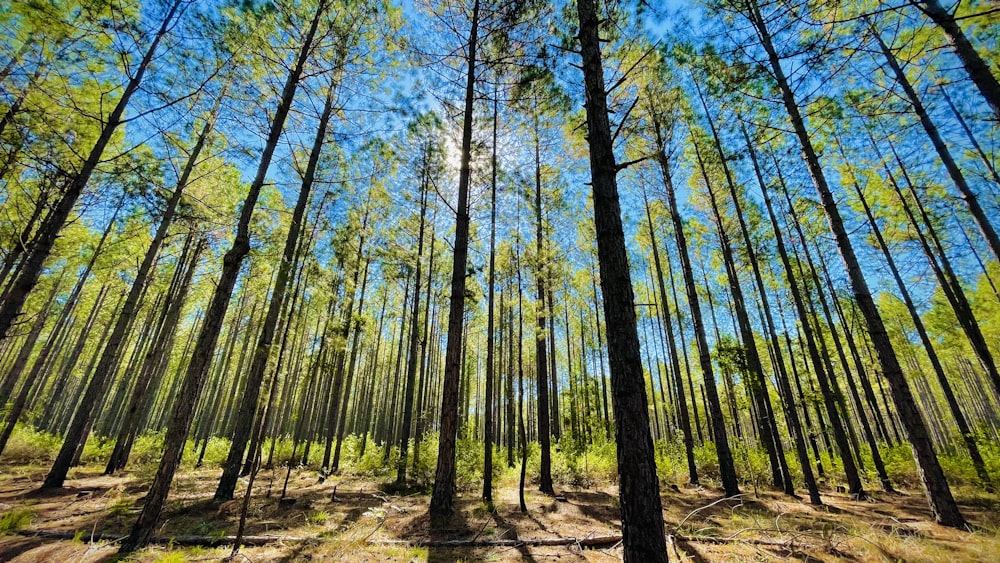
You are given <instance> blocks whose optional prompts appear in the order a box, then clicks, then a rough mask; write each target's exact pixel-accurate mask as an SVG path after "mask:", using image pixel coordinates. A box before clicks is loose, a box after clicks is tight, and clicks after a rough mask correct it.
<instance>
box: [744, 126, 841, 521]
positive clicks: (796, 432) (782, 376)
mask: <svg viewBox="0 0 1000 563" xmlns="http://www.w3.org/2000/svg"><path fill="white" fill-rule="evenodd" d="M740 131H741V133H743V140H744V141H745V142H746V145H747V152H749V153H750V161H751V163H752V164H753V170H754V174H755V176H756V178H757V185H758V186H760V188H761V191H762V192H763V191H765V190H766V187H765V183H764V177H763V175H762V174H761V171H760V163H759V162H758V160H757V151H756V150H755V149H754V145H753V143H752V142H751V141H750V135H749V133H747V130H746V126H745V125H743V124H742V122H741V124H740ZM729 187H730V190H731V192H730V195H731V196H732V198H733V203H734V204H735V205H736V216H737V218H738V219H739V223H740V232H741V233H742V234H743V243H744V244H745V245H746V247H747V260H748V261H749V262H750V264H751V266H752V267H753V273H754V280H755V281H756V282H757V292H758V293H759V294H760V300H761V305H762V307H763V309H764V317H765V319H766V321H767V329H768V336H769V338H770V341H771V348H772V351H773V354H774V359H775V362H774V364H775V371H776V372H777V374H776V375H777V379H778V386H779V389H780V390H781V397H782V399H783V402H784V405H785V419H786V422H787V425H788V427H789V430H790V431H791V434H792V438H793V440H794V441H795V452H796V454H797V455H798V458H799V466H800V468H801V469H802V476H803V480H804V481H805V485H806V488H807V489H808V490H809V501H810V502H811V503H812V504H815V505H820V504H823V501H822V499H820V496H819V487H817V486H816V478H815V477H814V476H813V472H812V466H811V464H810V463H809V452H808V451H807V450H806V441H805V437H804V436H803V434H802V425H801V423H800V422H799V414H798V411H796V409H795V396H794V395H793V394H792V388H791V385H790V384H789V382H788V373H787V372H786V371H785V360H784V357H783V356H782V354H781V343H780V342H779V341H778V334H777V332H776V331H775V327H774V318H773V317H772V315H771V306H770V303H769V301H768V297H767V288H766V287H765V285H764V279H763V277H762V276H761V273H760V265H759V264H758V260H757V254H756V252H755V251H754V250H753V242H752V240H751V238H750V232H749V230H748V229H747V224H746V220H745V219H744V218H743V210H742V206H741V205H740V200H739V194H738V193H737V192H736V190H735V189H734V186H733V185H732V184H730V186H729ZM791 360H792V361H793V362H794V361H795V358H794V356H792V357H791ZM785 487H786V488H785V490H786V491H787V490H788V489H789V488H792V487H791V484H790V483H786V484H785ZM793 492H794V489H793Z"/></svg>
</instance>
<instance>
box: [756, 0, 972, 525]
mask: <svg viewBox="0 0 1000 563" xmlns="http://www.w3.org/2000/svg"><path fill="white" fill-rule="evenodd" d="M747 7H748V8H749V9H748V12H749V13H748V16H749V18H750V21H751V23H752V24H753V25H754V27H755V28H756V29H757V32H758V36H759V38H760V41H761V44H762V46H763V47H764V49H765V51H766V52H767V56H768V60H769V63H770V66H771V70H772V72H773V75H774V79H775V81H776V83H777V86H778V89H779V90H780V91H781V96H782V100H783V102H784V105H785V110H786V111H787V112H788V117H789V119H790V121H791V124H792V128H793V129H794V131H795V135H796V137H797V138H798V141H799V144H800V145H801V148H802V157H803V160H805V162H806V166H807V168H808V169H809V175H810V177H811V178H812V181H813V184H814V185H815V187H816V191H817V193H818V195H819V199H820V203H821V205H822V207H823V210H824V211H825V212H826V216H827V220H828V222H829V224H830V230H831V231H832V232H833V236H834V239H835V240H836V243H837V248H838V249H839V250H840V256H841V258H842V260H843V262H844V268H845V269H846V270H847V275H848V278H849V279H850V282H851V289H852V290H853V291H854V297H855V300H856V301H857V304H858V308H859V309H860V311H861V314H862V316H863V317H864V319H865V323H866V325H867V326H868V333H869V335H870V338H871V341H872V345H873V346H874V347H875V352H876V354H877V355H878V359H879V364H880V365H881V367H882V376H883V377H885V378H886V380H887V381H888V383H889V387H890V391H891V392H892V396H893V401H894V402H895V404H896V409H897V412H898V413H899V418H900V420H901V421H902V422H903V426H904V427H905V428H906V433H907V438H908V439H909V441H910V445H911V446H912V448H913V454H914V458H915V460H916V462H917V468H918V472H919V473H920V477H921V480H922V481H923V483H924V487H925V489H926V492H927V499H928V501H929V503H930V506H931V512H932V513H933V514H934V520H935V521H937V522H938V523H939V524H942V525H946V526H952V527H958V528H961V527H964V526H965V520H964V518H963V517H962V515H961V513H960V512H959V510H958V505H957V504H956V503H955V499H954V498H953V497H952V495H951V489H950V488H949V486H948V481H947V479H946V478H945V476H944V471H943V470H942V469H941V465H940V463H938V459H937V454H936V453H935V452H934V446H933V444H932V443H931V440H930V436H929V435H928V433H927V426H926V424H925V423H924V420H923V417H922V416H921V415H920V411H919V410H918V409H917V405H916V403H915V402H914V397H913V394H912V392H911V391H910V387H909V384H908V383H907V381H906V377H905V376H904V375H903V371H902V369H901V368H900V365H899V360H898V359H897V357H896V352H895V351H894V350H893V348H892V343H891V342H890V341H889V335H888V333H887V332H886V330H885V325H884V324H883V322H882V316H881V315H880V314H879V311H878V309H877V308H876V307H875V301H874V300H873V299H872V294H871V290H870V289H869V288H868V282H867V280H866V279H865V276H864V273H863V272H862V270H861V265H860V262H859V261H858V258H857V255H855V253H854V245H853V243H852V242H851V239H850V237H849V235H848V232H847V228H846V227H845V226H844V221H843V218H842V217H841V215H840V209H839V208H838V207H837V201H836V199H835V198H834V196H833V193H832V192H831V191H830V187H829V185H828V184H827V181H826V176H825V175H824V173H823V168H822V166H821V164H820V161H819V156H818V155H817V154H816V150H815V149H814V148H813V145H812V140H811V139H810V137H809V133H808V132H807V130H806V126H805V121H804V120H803V119H802V115H801V113H800V112H799V107H798V105H797V104H796V102H795V96H794V93H793V92H792V88H791V86H790V85H789V83H788V80H787V79H786V78H785V74H784V71H783V70H782V68H781V60H780V58H779V57H778V54H777V51H776V50H775V48H774V45H773V44H772V43H771V35H770V32H769V31H768V29H767V24H766V23H765V21H764V19H763V17H762V16H761V14H760V11H759V9H758V7H757V4H756V2H755V1H753V0H747Z"/></svg>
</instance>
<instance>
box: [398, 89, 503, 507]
mask: <svg viewBox="0 0 1000 563" xmlns="http://www.w3.org/2000/svg"><path fill="white" fill-rule="evenodd" d="M499 109H500V108H499V102H498V96H497V92H496V90H494V92H493V146H492V158H491V163H490V271H489V277H488V279H487V280H486V284H487V286H488V287H489V289H488V292H489V297H488V298H487V302H486V310H487V314H486V316H487V319H486V413H485V414H486V416H485V418H484V420H483V502H484V503H486V506H487V507H488V508H489V509H490V510H492V509H493V379H494V377H495V366H494V364H495V362H496V360H495V358H494V351H493V349H494V345H493V339H494V338H495V334H494V324H495V319H494V311H493V309H494V306H493V304H494V301H495V297H496V287H495V286H496V238H497V120H498V119H499V115H498V113H499ZM421 227H423V221H422V220H421ZM421 230H422V229H421ZM417 277H418V278H419V277H420V270H419V269H418V270H417ZM417 283H418V286H417V287H418V293H419V287H420V286H419V283H420V282H419V281H418V282H417ZM419 299H420V297H419V295H418V296H417V297H415V298H414V302H419ZM416 322H417V319H416V315H414V319H413V323H414V326H416ZM413 333H414V334H416V333H417V331H416V329H414V331H413ZM412 349H413V351H414V352H416V340H415V339H414V342H413V348H412Z"/></svg>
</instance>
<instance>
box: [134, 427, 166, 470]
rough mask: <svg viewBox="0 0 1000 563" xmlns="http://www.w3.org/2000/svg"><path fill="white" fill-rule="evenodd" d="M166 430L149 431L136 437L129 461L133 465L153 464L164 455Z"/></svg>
mask: <svg viewBox="0 0 1000 563" xmlns="http://www.w3.org/2000/svg"><path fill="white" fill-rule="evenodd" d="M164 434H165V433H164V431H162V430H160V431H158V432H149V433H147V434H143V435H141V436H139V437H137V438H136V439H135V443H134V444H132V453H131V454H130V455H129V458H128V461H129V465H131V466H133V467H134V466H141V465H153V464H158V463H159V462H160V458H162V457H163V438H164Z"/></svg>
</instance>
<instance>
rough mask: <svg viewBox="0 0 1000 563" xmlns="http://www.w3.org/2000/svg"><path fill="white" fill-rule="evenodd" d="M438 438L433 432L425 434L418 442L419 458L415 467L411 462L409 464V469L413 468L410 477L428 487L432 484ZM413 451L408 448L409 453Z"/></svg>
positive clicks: (435, 467) (435, 466)
mask: <svg viewBox="0 0 1000 563" xmlns="http://www.w3.org/2000/svg"><path fill="white" fill-rule="evenodd" d="M438 436H439V434H438V433H437V432H434V433H432V434H425V435H424V437H423V438H422V439H421V440H420V456H419V457H418V458H417V465H416V467H413V464H412V461H411V464H410V467H413V473H412V474H411V476H410V477H411V478H412V479H413V480H415V481H416V482H417V483H420V484H423V485H429V484H431V483H433V482H434V471H435V469H437V455H438ZM413 450H414V448H410V451H411V452H412V451H413ZM411 460H412V458H411Z"/></svg>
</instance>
